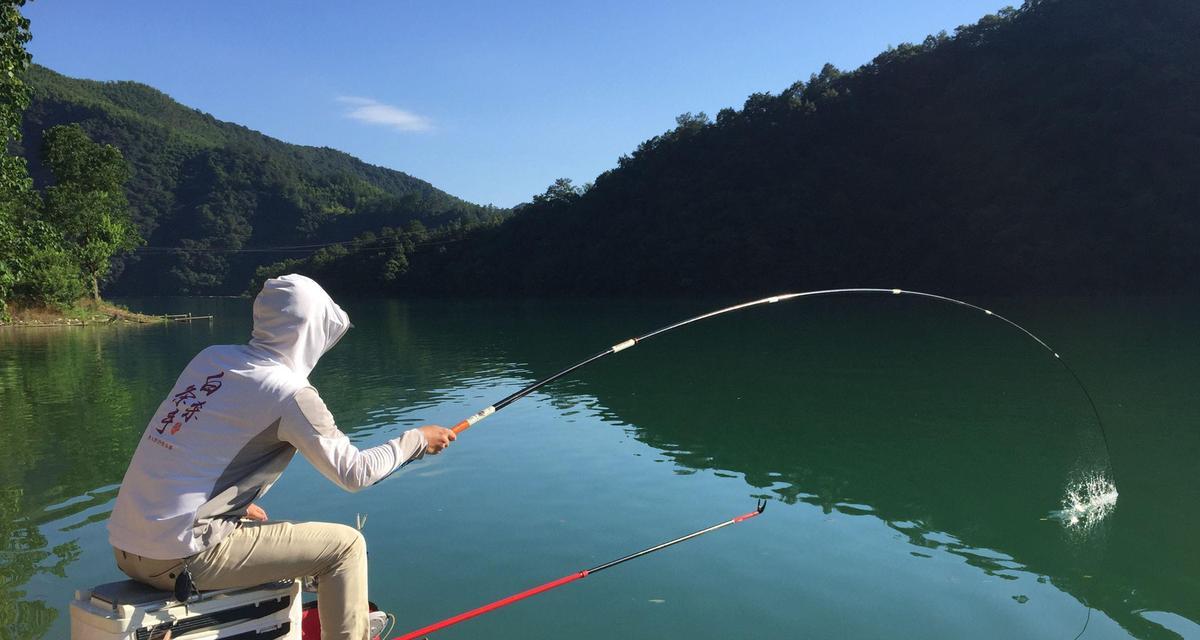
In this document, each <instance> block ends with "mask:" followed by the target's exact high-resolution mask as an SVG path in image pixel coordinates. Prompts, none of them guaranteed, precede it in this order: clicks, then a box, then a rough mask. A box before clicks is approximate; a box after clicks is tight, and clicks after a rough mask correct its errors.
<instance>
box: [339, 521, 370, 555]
mask: <svg viewBox="0 0 1200 640" xmlns="http://www.w3.org/2000/svg"><path fill="white" fill-rule="evenodd" d="M333 526H334V527H336V534H335V535H336V538H337V540H338V544H339V545H340V546H341V548H342V555H344V556H348V557H357V556H363V557H365V556H366V555H367V540H366V538H364V537H363V534H362V532H361V531H359V530H358V529H355V528H354V527H348V526H346V525H344V524H338V525H333Z"/></svg>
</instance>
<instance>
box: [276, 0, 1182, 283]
mask: <svg viewBox="0 0 1200 640" xmlns="http://www.w3.org/2000/svg"><path fill="white" fill-rule="evenodd" d="M1196 60H1200V4H1197V3H1195V2H1191V1H1188V0H1145V1H1138V2H1135V1H1132V0H1042V1H1036V2H1027V3H1025V4H1024V5H1023V6H1022V7H1021V8H1019V9H1012V8H1009V9H1004V10H1001V11H999V12H998V13H997V14H996V15H989V16H985V17H984V18H982V19H981V20H980V21H979V22H977V23H976V24H973V25H966V26H963V27H959V28H958V29H956V30H955V32H954V33H953V34H946V33H939V34H937V35H932V36H929V37H928V38H926V39H925V40H924V41H923V42H922V43H919V44H902V45H899V46H896V47H891V48H889V49H888V50H887V51H884V52H883V53H881V54H880V55H879V56H877V57H876V58H875V59H874V60H872V61H871V62H869V63H867V64H865V65H863V66H862V67H860V68H859V69H857V70H855V71H853V72H848V73H846V72H842V71H839V70H838V69H835V68H834V67H832V66H830V65H826V67H825V68H824V69H822V70H821V71H820V73H818V74H814V75H813V76H812V77H811V78H810V79H809V81H807V82H797V83H795V84H793V85H792V86H790V87H787V88H786V89H784V90H783V91H782V92H780V93H779V94H770V93H759V94H754V95H752V96H750V97H749V98H748V99H747V100H746V102H745V104H744V105H743V106H742V108H741V109H737V110H735V109H722V110H721V112H720V113H718V114H717V115H716V118H715V122H714V121H712V120H710V119H709V118H708V117H707V116H705V115H703V114H697V115H693V114H685V115H684V116H681V117H680V118H679V121H678V123H677V124H678V126H677V127H676V128H674V129H672V130H670V131H668V132H666V133H664V134H662V135H660V136H656V137H654V138H652V139H650V140H647V141H645V142H644V143H642V144H641V145H640V146H639V147H638V148H637V149H636V150H634V151H633V152H632V153H630V154H629V155H627V156H624V157H622V158H621V159H620V161H619V163H618V166H617V167H616V168H615V169H613V170H611V171H608V172H605V173H604V174H601V175H600V176H599V177H598V178H597V179H596V180H595V183H594V186H592V187H591V188H590V189H588V190H586V191H584V190H580V189H575V188H571V187H570V186H569V185H567V184H558V185H556V186H554V187H551V188H550V189H549V190H547V192H546V193H545V194H543V195H541V196H538V197H536V198H534V200H533V202H531V203H529V204H527V205H524V206H520V207H517V209H516V215H514V216H513V218H511V219H509V220H507V221H506V222H504V223H503V224H501V225H499V226H495V227H489V228H484V229H481V230H478V231H477V232H474V233H471V234H467V235H466V237H464V238H463V239H462V241H460V242H454V243H449V244H446V245H441V246H436V247H420V246H417V247H415V249H414V250H413V251H412V252H411V253H410V254H409V255H407V256H406V257H407V260H408V263H409V268H408V270H407V271H406V273H405V274H404V275H403V276H401V277H399V278H394V279H391V280H387V281H384V280H382V279H379V280H377V281H376V282H373V283H368V282H367V278H364V274H363V271H362V270H361V265H362V264H363V262H362V256H361V255H356V254H355V253H354V252H351V253H350V254H349V255H333V254H331V253H328V252H326V253H324V254H322V255H318V256H315V257H314V258H313V259H310V260H308V261H306V262H299V263H297V262H291V263H288V264H281V265H276V267H274V268H273V269H275V270H278V269H285V268H286V269H298V270H301V271H308V272H311V273H312V274H314V275H316V276H318V277H320V278H322V279H323V280H325V281H327V282H328V283H329V286H332V287H334V288H338V287H341V286H349V285H350V284H353V286H354V288H358V289H362V288H370V289H372V290H375V291H415V292H459V293H464V292H465V293H489V292H494V291H505V292H513V293H526V294H579V293H604V294H631V293H633V294H660V293H668V294H671V293H699V292H705V293H735V294H739V295H742V294H746V295H748V294H752V293H765V292H774V291H778V290H788V289H804V288H824V287H834V286H856V285H857V286H883V287H894V286H899V287H906V288H914V289H915V288H923V289H929V290H936V291H942V292H946V293H959V294H972V293H989V294H991V293H1001V294H1025V293H1041V292H1047V293H1050V292H1053V293H1073V294H1096V293H1104V292H1127V293H1175V292H1196V291H1200V215H1198V212H1197V207H1198V203H1200V181H1197V180H1195V176H1196V175H1200V108H1198V106H1197V105H1200V65H1197V64H1196ZM364 246H367V247H370V245H364ZM369 250H371V251H375V250H376V249H374V248H370V249H369ZM349 264H357V265H359V267H360V268H356V269H353V270H351V269H347V268H346V266H345V265H349ZM270 271H271V269H268V270H267V272H270ZM351 273H353V276H352V277H353V283H350V282H347V280H348V277H350V274H351Z"/></svg>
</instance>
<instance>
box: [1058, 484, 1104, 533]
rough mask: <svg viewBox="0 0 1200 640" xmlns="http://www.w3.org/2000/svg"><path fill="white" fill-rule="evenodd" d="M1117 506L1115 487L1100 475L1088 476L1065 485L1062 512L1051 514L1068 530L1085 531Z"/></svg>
mask: <svg viewBox="0 0 1200 640" xmlns="http://www.w3.org/2000/svg"><path fill="white" fill-rule="evenodd" d="M1116 506H1117V486H1116V485H1115V484H1113V483H1112V481H1111V480H1109V479H1108V478H1107V477H1105V476H1103V475H1100V474H1093V475H1090V476H1088V477H1086V478H1084V479H1083V480H1078V481H1075V482H1072V483H1071V484H1069V485H1067V493H1066V495H1064V496H1063V500H1062V510H1060V511H1057V512H1055V513H1053V514H1051V515H1052V516H1054V517H1055V518H1057V519H1058V520H1060V521H1062V523H1063V525H1064V526H1066V527H1068V528H1070V529H1077V530H1081V531H1087V530H1090V529H1091V528H1093V527H1095V526H1096V525H1097V524H1099V523H1100V521H1101V520H1103V519H1104V518H1106V517H1107V516H1108V514H1110V513H1112V510H1113V509H1114V508H1116Z"/></svg>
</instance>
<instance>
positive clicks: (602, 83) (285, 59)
mask: <svg viewBox="0 0 1200 640" xmlns="http://www.w3.org/2000/svg"><path fill="white" fill-rule="evenodd" d="M1002 6H1004V3H1003V2H1002V1H998V0H982V1H981V0H910V1H907V2H895V1H893V2H884V1H876V2H867V1H855V0H848V1H840V2H830V1H826V2H811V1H807V0H793V1H790V2H784V1H781V2H730V1H728V0H727V1H724V2H707V1H692V2H687V3H682V2H624V1H613V2H543V3H535V2H522V1H519V0H518V1H512V2H490V3H484V2H479V3H467V2H454V1H445V2H427V3H413V2H382V1H379V2H365V1H364V2H297V3H284V2H269V1H263V2H253V3H245V2H242V3H232V2H204V3H199V2H187V3H185V2H162V1H161V0H158V1H152V2H151V1H145V2H138V1H130V2H122V3H116V2H93V1H84V0H37V1H35V2H32V3H30V4H28V5H26V7H25V8H24V13H25V15H26V16H28V17H29V18H30V19H31V20H32V23H33V24H32V30H33V36H34V38H33V41H32V42H31V43H30V46H29V49H30V51H31V52H32V53H33V56H34V61H35V62H37V63H39V64H43V65H45V66H48V67H50V68H52V69H54V70H56V71H58V72H60V73H64V74H66V75H69V76H74V77H83V78H92V79H97V80H136V81H139V82H144V83H147V84H149V85H152V86H154V87H156V88H158V89H160V90H162V91H165V92H166V93H168V94H170V95H171V96H172V97H173V98H175V99H176V100H178V101H180V102H182V103H184V104H186V105H188V106H191V107H195V108H198V109H200V110H202V111H207V112H209V113H211V114H213V115H214V116H216V117H217V118H220V119H222V120H229V121H232V122H237V123H239V124H243V125H246V126H248V127H250V128H252V129H256V130H258V131H262V132H263V133H266V134H267V135H271V136H274V137H277V138H280V139H282V140H285V141H287V142H293V143H297V144H307V145H320V146H329V147H334V148H337V149H341V150H343V151H346V152H348V153H351V154H353V155H355V156H358V157H360V158H362V159H363V160H366V161H367V162H371V163H374V164H379V165H383V166H386V167H390V168H393V169H398V170H400V171H404V172H406V173H409V174H411V175H414V176H417V177H419V178H422V179H425V180H428V181H430V182H432V183H433V184H434V185H436V186H437V187H439V188H441V189H444V190H445V191H448V192H450V193H452V194H454V195H457V196H460V197H463V198H466V199H467V200H471V201H473V202H478V203H481V204H486V203H493V204H496V205H498V206H511V205H514V204H517V203H519V202H523V201H527V200H528V199H529V198H530V197H531V196H532V195H533V194H535V193H540V192H542V191H543V190H545V188H546V186H547V185H549V184H550V183H551V182H552V181H553V180H554V179H555V178H559V177H567V178H571V179H573V180H575V181H576V182H580V183H582V182H586V181H589V180H591V179H593V178H595V176H596V175H597V174H599V173H600V172H602V171H604V170H606V169H609V168H612V167H613V166H615V164H616V161H617V158H618V157H620V155H621V154H623V153H628V152H629V151H631V150H633V149H634V148H635V147H636V146H637V144H638V143H639V142H641V141H642V140H645V139H647V138H649V137H652V136H654V135H657V134H659V133H662V132H663V131H665V130H667V129H669V128H671V127H672V126H674V118H675V116H677V115H679V114H680V113H683V112H685V111H692V112H696V111H705V112H707V113H708V114H709V115H714V114H715V113H716V112H717V111H718V110H719V109H721V108H723V107H737V108H740V107H741V105H742V103H743V102H744V101H745V98H746V96H748V95H749V94H751V93H754V92H756V91H770V92H772V93H778V92H779V91H780V90H782V89H784V88H785V87H787V86H788V85H789V84H791V83H792V82H794V81H796V80H799V79H807V78H808V76H809V75H810V74H811V73H813V72H815V71H817V70H818V69H820V67H821V65H822V64H824V63H825V62H832V63H834V64H835V65H837V66H838V67H841V68H844V69H852V68H855V67H857V66H859V65H861V64H863V63H864V62H867V61H869V60H870V59H871V58H873V57H874V56H875V55H876V54H877V53H878V52H880V51H882V50H883V49H884V48H886V47H887V46H888V45H889V44H892V45H895V44H899V43H901V42H913V41H919V40H921V39H923V38H924V37H925V35H927V34H929V33H933V32H936V31H938V30H941V29H945V30H947V31H951V30H953V28H954V27H955V26H958V25H960V24H966V23H970V22H975V21H976V20H977V19H978V18H979V17H980V16H982V15H984V14H986V13H992V12H995V11H996V10H997V9H999V8H1000V7H1002Z"/></svg>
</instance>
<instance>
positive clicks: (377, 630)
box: [367, 611, 392, 639]
mask: <svg viewBox="0 0 1200 640" xmlns="http://www.w3.org/2000/svg"><path fill="white" fill-rule="evenodd" d="M367 620H368V621H369V622H370V626H371V638H372V639H374V638H380V637H383V634H384V631H385V630H390V628H391V626H392V622H391V621H392V616H391V615H389V614H387V613H385V612H383V611H372V612H371V613H370V614H369V615H368V616H367Z"/></svg>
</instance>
